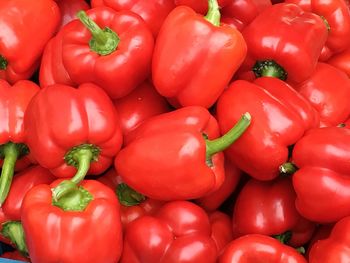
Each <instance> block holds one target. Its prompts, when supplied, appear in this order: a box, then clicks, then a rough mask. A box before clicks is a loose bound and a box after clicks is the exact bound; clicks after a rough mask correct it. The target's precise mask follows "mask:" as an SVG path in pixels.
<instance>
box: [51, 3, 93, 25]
mask: <svg viewBox="0 0 350 263" xmlns="http://www.w3.org/2000/svg"><path fill="white" fill-rule="evenodd" d="M57 5H58V7H59V8H60V11H61V24H60V26H59V28H60V29H61V28H62V27H63V26H64V25H66V24H68V23H69V22H70V21H72V20H74V19H77V17H76V15H77V13H78V11H80V10H85V11H86V10H88V9H90V6H89V4H88V3H87V2H86V1H85V0H59V1H57Z"/></svg>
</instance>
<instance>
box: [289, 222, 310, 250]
mask: <svg viewBox="0 0 350 263" xmlns="http://www.w3.org/2000/svg"><path fill="white" fill-rule="evenodd" d="M315 229H316V224H315V223H314V222H311V221H309V220H307V219H305V218H303V217H299V219H298V222H297V223H296V224H295V225H294V227H293V228H292V229H291V231H292V237H291V239H290V240H289V241H288V245H290V246H292V247H296V248H298V247H301V246H304V245H305V244H306V243H308V242H309V241H310V240H311V238H312V237H313V234H314V232H315Z"/></svg>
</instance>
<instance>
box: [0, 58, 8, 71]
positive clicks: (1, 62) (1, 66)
mask: <svg viewBox="0 0 350 263" xmlns="http://www.w3.org/2000/svg"><path fill="white" fill-rule="evenodd" d="M8 64H9V63H8V61H7V60H6V58H4V57H3V56H1V55H0V70H6V68H7V65H8Z"/></svg>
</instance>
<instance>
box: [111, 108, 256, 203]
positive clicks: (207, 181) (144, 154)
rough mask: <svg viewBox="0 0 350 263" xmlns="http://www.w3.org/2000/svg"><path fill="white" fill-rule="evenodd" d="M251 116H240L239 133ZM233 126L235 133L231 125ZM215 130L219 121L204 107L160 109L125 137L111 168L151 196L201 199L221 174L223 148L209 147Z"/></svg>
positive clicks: (216, 134) (218, 183) (216, 184)
mask: <svg viewBox="0 0 350 263" xmlns="http://www.w3.org/2000/svg"><path fill="white" fill-rule="evenodd" d="M243 113H244V112H242V114H243ZM249 118H250V117H249ZM249 118H248V116H246V115H244V117H243V120H242V121H241V122H240V124H239V127H236V128H238V131H240V132H239V133H237V135H238V136H239V135H240V134H241V132H244V130H245V129H246V127H247V125H249V122H250V121H249ZM232 124H234V123H232ZM241 124H242V125H243V126H244V127H243V126H242V127H240V125H241ZM231 131H233V133H231V135H234V134H236V131H235V128H234V129H233V130H231ZM219 135H220V134H219V128H218V124H217V121H216V120H215V118H214V117H213V116H212V115H211V114H210V113H209V112H208V110H206V109H205V108H203V107H198V106H189V107H184V108H181V109H178V110H176V111H172V112H169V113H164V114H161V115H158V116H155V117H153V118H150V119H148V120H146V121H145V122H143V123H142V124H141V125H140V126H139V127H138V128H137V129H135V130H134V132H133V133H131V134H130V135H129V136H128V138H127V140H126V146H125V147H124V148H123V149H122V150H121V151H120V152H119V154H118V155H117V157H116V159H115V162H114V164H115V168H116V170H117V172H118V174H119V175H120V176H121V177H122V179H123V181H124V182H125V183H126V184H127V185H129V186H130V187H131V188H133V189H135V190H136V191H137V192H139V193H141V194H143V195H146V196H148V197H150V198H153V199H158V200H164V201H170V200H185V199H193V198H199V197H202V196H204V195H206V194H209V193H210V192H212V191H215V190H216V189H218V188H219V187H220V186H221V185H222V183H223V181H224V178H225V173H224V156H223V153H221V152H217V153H209V151H210V149H209V147H210V146H207V144H208V142H209V144H210V142H212V141H213V139H214V138H217V137H219ZM203 136H205V137H208V139H209V140H206V139H205V138H204V137H203ZM233 137H235V138H236V135H234V136H233ZM221 138H222V137H221ZM218 140H219V139H218ZM229 141H230V140H228V141H227V142H229ZM147 149H152V151H148V150H147ZM150 185H151V186H152V187H150Z"/></svg>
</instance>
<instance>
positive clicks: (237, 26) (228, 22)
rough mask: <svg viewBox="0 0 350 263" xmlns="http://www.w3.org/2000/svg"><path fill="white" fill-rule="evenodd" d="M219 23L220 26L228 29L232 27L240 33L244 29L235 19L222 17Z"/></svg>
mask: <svg viewBox="0 0 350 263" xmlns="http://www.w3.org/2000/svg"><path fill="white" fill-rule="evenodd" d="M220 21H221V23H222V24H226V25H228V26H230V27H233V28H235V29H237V30H238V31H239V32H242V30H243V28H244V25H243V23H242V22H241V21H239V20H238V19H235V18H231V17H222V18H221V20H220Z"/></svg>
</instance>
